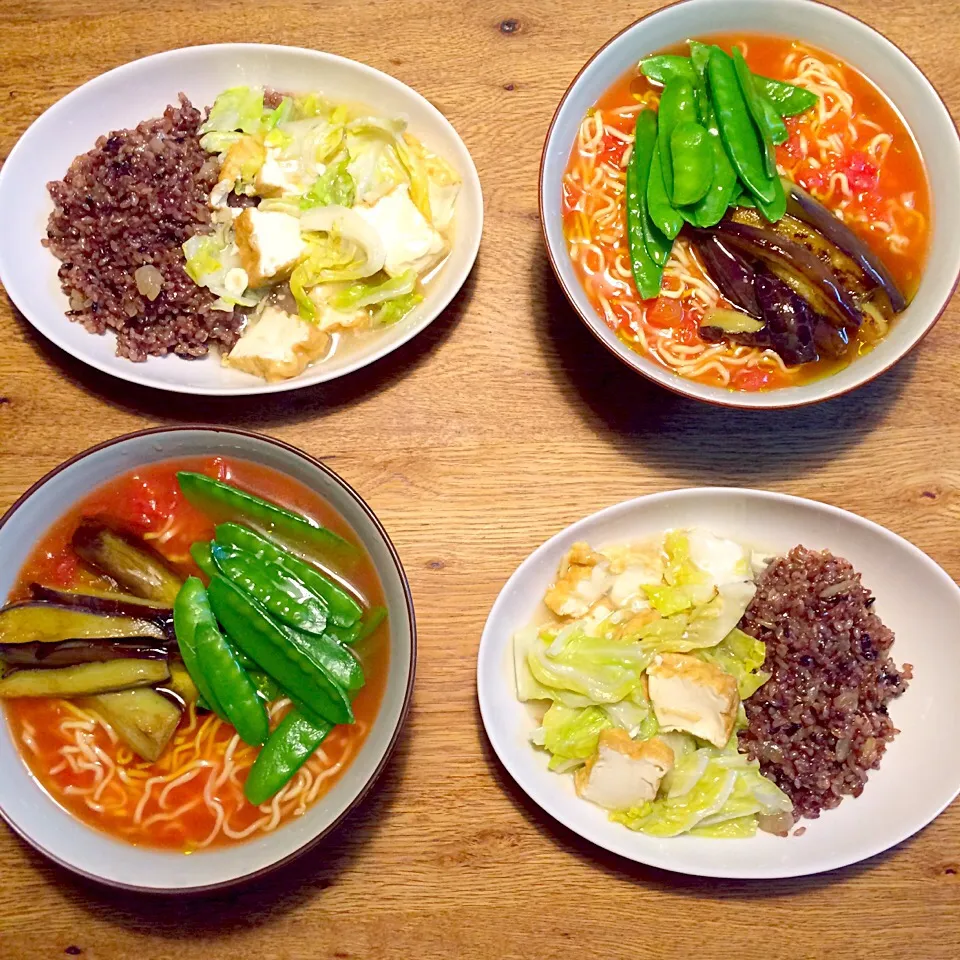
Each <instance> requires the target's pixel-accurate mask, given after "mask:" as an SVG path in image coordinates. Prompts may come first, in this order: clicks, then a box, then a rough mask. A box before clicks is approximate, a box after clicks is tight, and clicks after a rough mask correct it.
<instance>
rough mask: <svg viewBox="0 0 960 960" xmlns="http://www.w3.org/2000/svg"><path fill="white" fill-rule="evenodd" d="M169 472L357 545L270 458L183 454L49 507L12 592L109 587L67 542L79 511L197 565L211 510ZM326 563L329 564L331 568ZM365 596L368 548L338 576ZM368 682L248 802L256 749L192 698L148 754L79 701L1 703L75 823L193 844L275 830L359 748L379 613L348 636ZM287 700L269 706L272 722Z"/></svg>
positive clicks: (378, 685)
mask: <svg viewBox="0 0 960 960" xmlns="http://www.w3.org/2000/svg"><path fill="white" fill-rule="evenodd" d="M179 470H191V471H197V472H201V473H205V474H207V475H209V476H212V477H216V478H217V479H220V480H224V481H227V482H230V483H234V484H236V485H237V486H239V487H242V488H243V489H245V490H248V491H250V492H252V493H255V494H257V495H259V496H261V497H263V498H265V499H269V500H272V501H273V502H275V503H278V504H280V505H282V506H284V507H287V508H288V509H291V510H295V511H297V512H298V513H301V514H303V515H304V516H307V517H310V518H312V519H314V520H316V521H318V522H319V523H321V524H322V525H324V526H326V527H328V528H330V529H332V530H333V531H335V532H336V533H338V534H340V535H341V536H343V537H344V538H345V539H347V540H349V541H350V542H351V543H356V537H355V536H354V535H353V533H352V531H351V530H350V529H349V527H348V526H347V525H346V523H345V522H344V521H343V520H342V519H341V518H340V517H339V515H337V514H336V513H335V512H334V511H333V510H332V508H331V507H330V506H329V505H328V504H327V503H326V502H325V501H324V500H323V499H322V498H320V497H319V496H318V495H317V494H315V493H313V492H312V491H310V490H308V489H307V488H306V487H304V486H303V485H301V484H300V483H298V482H297V481H295V480H292V479H290V478H289V477H286V476H284V475H282V474H280V473H277V472H276V471H274V470H271V469H268V468H266V467H263V466H260V465H258V464H253V463H250V462H247V461H243V460H235V459H223V458H184V459H179V460H176V461H168V462H165V463H160V464H156V465H153V466H149V467H144V468H142V469H139V470H136V471H134V472H132V473H129V474H127V475H125V476H123V477H120V478H119V479H117V480H114V481H111V482H110V483H108V484H106V485H105V486H103V487H101V488H100V489H98V490H96V491H95V492H94V493H92V494H91V495H90V496H89V497H87V498H85V499H84V500H83V501H82V502H81V503H79V504H78V505H77V506H76V507H74V508H73V509H72V510H71V511H70V512H69V513H68V514H66V515H65V516H63V517H62V518H60V519H59V520H58V521H57V522H56V523H55V524H54V525H53V526H52V527H51V528H50V530H49V531H48V532H47V533H46V535H45V536H44V537H43V539H42V540H41V541H40V542H39V543H38V544H37V545H36V547H35V549H34V551H33V553H32V554H31V556H30V558H29V559H28V561H27V563H26V564H25V565H24V567H23V569H22V570H21V571H20V575H19V578H18V581H17V584H16V586H15V587H14V589H13V591H12V593H11V595H10V597H9V600H11V601H13V600H20V599H27V598H28V597H29V596H30V584H31V583H35V582H36V583H41V584H44V585H47V586H54V587H68V588H76V587H80V586H85V587H88V588H100V589H110V588H111V587H113V586H114V585H113V584H112V583H111V582H109V581H105V580H103V578H101V577H98V576H97V574H96V573H94V572H93V571H92V569H91V568H88V567H86V566H85V565H84V564H83V563H82V561H80V560H79V558H78V557H77V555H76V554H75V553H74V551H73V549H72V547H71V545H70V538H71V535H72V533H73V531H74V530H75V529H76V527H77V525H78V523H79V522H80V520H81V519H82V518H84V517H91V516H93V517H97V518H102V519H103V520H105V521H106V522H108V523H111V524H115V525H117V526H119V527H122V528H124V529H127V530H129V531H130V532H132V533H135V534H138V535H139V536H141V537H143V538H144V539H145V540H146V541H147V542H149V543H150V544H151V545H152V546H153V547H154V548H155V549H156V550H157V551H159V552H160V553H161V554H162V555H163V556H164V558H165V559H166V560H167V561H168V562H169V563H170V564H171V565H172V566H174V567H175V568H176V569H177V570H178V571H179V572H181V573H182V574H184V575H188V574H199V571H198V570H197V568H196V566H195V565H194V563H193V560H192V559H191V556H190V553H189V548H190V545H191V544H192V543H194V542H195V541H198V540H210V539H211V538H212V537H213V532H214V524H213V522H212V521H211V520H210V519H209V518H208V517H207V516H206V515H205V514H203V513H201V512H200V511H199V510H197V509H196V508H195V507H194V506H192V505H191V504H190V503H189V502H187V500H186V499H185V498H184V496H183V494H182V493H181V491H180V488H179V486H178V483H177V479H176V474H177V471H179ZM331 572H333V571H331ZM340 580H341V582H344V583H346V584H347V585H349V587H350V589H351V590H352V592H353V593H355V594H356V595H357V597H358V599H361V600H363V601H364V603H365V604H367V605H378V604H382V603H383V591H382V587H381V585H380V582H379V579H378V577H377V574H376V571H375V570H374V568H373V564H372V563H371V561H370V560H369V558H368V557H367V556H366V555H365V554H362V555H361V558H360V560H359V561H358V562H357V563H356V564H354V565H352V566H351V568H350V569H349V571H348V572H347V573H346V574H345V575H344V574H341V576H340ZM354 652H355V653H356V654H357V655H358V657H359V659H360V661H361V664H362V666H363V670H364V674H365V676H366V684H365V686H364V687H363V688H362V689H361V690H360V692H359V694H358V695H357V697H356V699H355V700H354V702H353V711H354V715H355V723H353V724H351V725H341V726H337V727H335V728H334V730H333V732H332V733H331V734H330V735H329V736H328V737H327V739H326V740H324V742H323V743H322V745H321V746H320V748H319V749H318V750H317V751H316V753H315V754H314V755H313V756H312V757H311V759H310V760H309V761H307V763H306V764H305V765H304V766H303V767H302V768H301V769H300V771H299V773H298V774H297V775H296V776H295V777H294V778H293V779H292V780H291V781H290V782H289V783H288V784H287V785H286V786H285V787H284V788H283V790H281V791H280V793H278V794H277V795H276V796H275V797H273V799H272V800H270V801H268V802H266V803H264V804H261V805H260V806H254V805H253V804H251V803H249V802H248V801H247V800H246V798H245V797H244V793H243V785H244V781H245V779H246V775H247V773H248V771H249V769H250V767H251V765H252V764H253V761H254V760H255V758H256V756H257V752H258V748H256V747H251V746H248V745H246V744H244V743H243V742H241V741H240V738H239V737H238V736H237V734H236V731H235V730H234V728H233V727H232V726H230V725H229V724H227V723H224V722H223V721H222V720H220V719H219V718H218V717H217V716H216V715H215V714H213V713H208V712H200V711H198V710H197V709H196V708H195V706H194V705H193V704H190V705H189V706H188V708H187V709H186V710H185V711H184V714H183V717H182V719H181V723H180V726H179V728H178V729H177V731H176V733H175V734H174V737H173V739H172V740H171V742H170V743H169V745H168V746H167V748H166V749H165V750H164V752H163V754H162V756H161V757H160V759H159V760H157V761H156V762H154V763H149V762H147V761H145V760H141V759H140V758H138V757H136V756H135V755H134V754H133V753H132V751H131V750H130V749H129V748H128V747H127V746H125V745H124V744H122V743H121V742H120V740H119V739H118V737H117V735H116V734H115V733H114V732H113V730H111V728H110V727H109V726H108V725H107V724H106V723H104V722H103V721H102V720H101V719H100V718H99V717H98V715H97V714H96V713H95V712H94V711H92V710H90V709H89V708H88V707H86V706H85V705H84V702H83V701H78V700H60V699H53V698H36V699H30V698H24V699H17V700H9V701H7V702H6V712H7V720H8V722H9V725H10V731H11V734H12V736H13V739H14V742H15V743H16V744H17V746H18V747H19V749H20V752H21V755H22V756H23V758H24V761H25V762H26V763H27V765H28V766H29V768H30V770H31V772H32V774H33V776H34V777H35V778H36V779H37V781H38V782H39V783H40V784H41V785H42V786H43V788H44V789H45V790H46V791H47V793H48V794H49V795H50V796H51V797H52V798H53V799H54V800H55V801H56V802H57V803H59V804H60V805H61V806H62V807H64V808H65V809H66V810H68V811H69V812H70V813H72V814H74V815H75V816H76V817H78V818H79V819H80V820H82V821H83V822H84V823H87V824H89V825H90V826H92V827H96V828H97V829H100V830H103V831H106V832H107V833H110V834H112V835H114V836H116V837H118V838H120V839H123V840H125V841H127V842H129V843H133V844H137V845H143V846H149V847H159V848H164V849H169V850H178V851H183V852H185V853H190V852H193V851H196V850H201V849H205V848H209V847H217V846H223V845H227V844H230V843H234V842H237V841H240V840H244V839H246V838H248V837H254V836H257V835H259V834H262V833H267V832H270V831H273V830H275V829H276V828H277V827H279V826H281V825H282V824H283V823H285V822H287V821H289V820H290V819H292V818H294V817H296V816H299V815H300V814H302V813H304V812H305V811H306V809H307V808H308V807H309V806H310V804H311V803H313V802H314V801H315V800H316V799H317V798H318V797H321V796H323V794H324V793H326V792H327V791H328V790H329V789H330V787H331V786H332V785H333V784H334V783H335V782H336V780H337V778H338V777H339V776H340V775H341V774H342V773H343V771H344V770H345V769H346V768H347V766H348V765H349V763H350V762H351V760H352V759H353V757H355V756H356V754H357V752H358V751H359V750H360V748H361V747H362V745H363V743H364V741H365V739H366V737H367V734H368V733H369V731H370V728H371V727H372V725H373V723H374V720H375V718H376V715H377V711H378V709H379V706H380V701H381V699H382V696H383V691H384V687H385V684H386V678H387V669H388V665H389V627H388V626H387V625H386V623H384V624H381V625H380V627H378V628H377V630H375V631H374V632H373V633H372V634H371V635H370V636H369V637H367V638H366V639H365V640H363V641H361V642H360V643H358V644H357V645H356V646H355V647H354ZM290 709H291V704H290V702H289V701H288V700H286V699H283V700H279V701H275V702H274V703H272V704H271V705H270V706H269V714H270V718H271V726H274V725H275V724H276V723H278V722H279V721H280V719H281V718H282V717H283V716H284V715H285V714H286V713H287V712H288V711H289V710H290Z"/></svg>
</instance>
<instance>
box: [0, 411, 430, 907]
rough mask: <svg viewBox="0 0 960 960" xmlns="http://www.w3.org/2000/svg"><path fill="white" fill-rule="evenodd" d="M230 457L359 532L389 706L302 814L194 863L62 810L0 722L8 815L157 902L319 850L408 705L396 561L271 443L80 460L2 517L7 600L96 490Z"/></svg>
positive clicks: (107, 448) (359, 518)
mask: <svg viewBox="0 0 960 960" xmlns="http://www.w3.org/2000/svg"><path fill="white" fill-rule="evenodd" d="M218 455H219V456H225V457H231V458H234V459H238V460H248V461H251V462H253V463H257V464H261V465H263V466H266V467H270V468H272V469H274V470H277V471H279V472H280V473H283V474H286V475H287V476H289V477H292V478H293V479H295V480H298V481H299V482H300V483H302V484H304V485H305V486H307V487H309V488H310V489H311V490H313V491H315V492H316V493H317V494H319V495H320V496H321V497H323V498H324V499H325V500H326V501H327V502H328V503H329V504H330V505H331V506H332V507H333V508H334V509H335V510H336V511H337V513H339V514H340V516H341V517H343V518H344V519H345V520H346V521H347V523H348V524H349V526H350V527H351V528H352V530H353V531H354V533H355V534H356V537H357V539H358V541H359V542H360V543H361V544H362V545H363V547H364V549H365V550H366V551H367V553H368V555H369V556H370V558H371V561H372V563H373V565H374V568H375V569H376V571H377V574H378V576H379V578H380V582H381V584H382V586H383V592H384V597H385V600H386V604H387V608H388V610H389V614H390V618H389V622H390V666H389V675H388V678H387V684H386V688H385V690H384V694H383V700H382V702H381V704H380V710H379V712H378V713H377V717H376V720H375V721H374V724H373V727H372V729H371V730H370V732H369V733H368V734H367V738H366V740H365V741H364V743H363V746H362V747H361V749H360V751H359V753H358V754H357V755H356V756H355V757H354V758H353V760H352V761H351V763H350V765H349V767H347V769H346V771H345V772H344V773H343V774H342V775H341V777H340V779H339V780H338V781H337V782H336V783H335V784H334V786H333V787H332V788H331V790H330V791H329V793H327V794H326V795H325V796H323V797H321V798H320V799H318V800H317V801H316V802H315V803H314V804H313V805H312V806H311V807H310V808H309V809H308V810H307V811H306V813H304V814H303V816H300V817H297V818H295V819H294V820H292V821H290V822H288V823H287V824H285V825H283V826H282V827H280V828H278V829H277V830H276V831H274V832H273V833H269V834H266V835H263V836H260V837H257V838H254V839H251V840H248V841H246V842H243V843H238V844H234V845H232V846H229V847H223V848H215V849H212V850H206V851H202V852H199V853H196V854H193V855H192V856H184V855H183V854H182V853H176V852H168V851H163V850H156V849H148V848H145V847H137V846H133V845H131V844H128V843H124V842H123V841H121V840H118V839H115V838H114V837H112V836H110V835H109V834H107V833H101V832H99V831H97V830H95V829H93V828H91V827H89V826H87V825H86V824H84V823H82V822H80V821H79V820H77V819H76V818H75V817H74V816H72V815H71V814H70V813H68V812H67V811H66V810H64V809H63V808H62V807H61V806H59V805H58V804H57V803H56V802H55V801H54V800H53V799H52V798H51V797H50V796H49V795H48V794H47V793H46V792H45V791H44V790H43V789H42V787H41V786H40V785H39V784H38V783H37V782H36V780H35V779H34V778H33V776H32V775H31V773H30V770H29V769H28V767H27V764H26V762H25V761H24V760H23V758H22V757H21V756H20V752H19V750H18V748H17V747H16V746H15V744H14V743H13V740H12V738H11V735H10V730H9V727H8V725H7V723H6V720H5V719H4V720H2V721H0V815H2V816H3V819H4V820H6V822H7V823H8V824H9V826H10V828H11V829H12V830H13V831H14V832H15V833H17V834H19V835H20V836H21V837H22V838H23V839H24V840H26V841H27V842H28V843H30V844H31V845H32V846H34V847H35V848H36V849H37V850H39V851H40V852H41V853H43V854H45V855H46V856H47V857H49V858H50V859H51V860H53V861H54V862H56V863H58V864H60V865H61V866H63V867H66V868H67V869H69V870H72V871H74V872H76V873H78V874H81V875H82V876H84V877H87V878H89V879H92V880H98V881H100V882H102V883H106V884H109V885H111V886H114V887H121V888H124V889H128V890H140V891H146V892H150V893H184V892H193V891H203V890H213V889H217V888H222V887H227V886H230V885H231V884H235V883H238V882H240V881H241V880H245V879H249V878H252V877H255V876H259V875H262V874H265V873H267V872H269V871H272V870H275V869H276V868H277V867H279V866H280V865H281V864H284V863H286V862H288V861H289V860H292V859H293V858H294V857H297V856H300V855H301V854H303V853H305V852H307V851H308V850H310V849H311V848H313V847H315V846H316V845H317V844H318V843H319V842H320V841H321V840H323V838H324V837H326V836H327V835H328V834H329V833H330V832H331V831H332V830H334V829H335V828H336V827H337V826H338V825H339V824H340V823H341V822H342V821H343V820H344V819H345V818H346V817H347V815H348V814H349V813H350V812H351V811H352V810H353V809H354V808H355V807H356V806H357V805H358V804H359V803H360V801H361V800H362V799H363V798H364V797H365V796H366V795H367V793H368V792H369V791H370V790H371V789H372V788H373V786H374V784H375V782H376V780H377V778H378V776H379V775H380V773H381V772H382V771H383V769H384V767H385V766H386V763H387V760H388V759H389V757H390V754H391V752H392V750H393V748H394V746H395V745H396V742H397V739H398V737H399V734H400V729H401V727H402V725H403V721H404V719H405V717H406V714H407V711H408V709H409V706H410V700H411V697H412V695H413V682H414V673H415V666H416V624H415V620H414V612H413V599H412V597H411V594H410V585H409V583H408V581H407V576H406V574H405V573H404V570H403V566H402V564H401V562H400V558H399V556H397V551H396V550H395V549H394V546H393V544H392V543H391V542H390V538H389V537H388V536H387V533H386V531H385V530H384V529H383V526H382V525H381V524H380V521H379V520H378V519H377V518H376V516H375V515H374V513H373V511H372V510H371V509H370V507H369V506H367V504H366V503H365V502H364V500H363V498H362V497H361V496H360V495H359V494H358V493H357V492H356V491H355V490H353V488H352V487H350V486H349V484H347V483H346V482H345V481H344V480H342V479H341V478H340V477H338V476H337V474H335V473H334V472H333V471H332V470H331V469H330V468H329V467H327V466H324V464H322V463H320V461H318V460H315V459H313V457H310V456H308V455H307V454H306V453H304V452H303V451H301V450H298V449H296V448H295V447H292V446H289V445H288V444H285V443H281V442H280V441H277V440H272V439H270V438H268V437H262V436H257V435H255V434H252V433H245V432H243V431H240V430H232V429H221V428H219V427H175V428H169V429H168V428H161V429H157V430H145V431H142V432H140V433H132V434H128V435H127V436H124V437H119V438H118V439H116V440H111V441H109V442H107V443H103V444H100V445H99V446H96V447H92V448H91V449H89V450H86V451H85V452H83V453H81V454H78V455H77V456H76V457H73V458H72V459H71V460H68V461H67V462H66V463H63V464H61V465H60V466H59V467H57V468H56V469H55V470H52V471H51V472H50V473H48V474H47V475H46V476H45V477H43V478H42V479H41V480H39V481H37V483H35V484H34V485H33V486H32V487H31V488H30V489H29V490H28V491H27V492H26V493H25V494H24V495H23V496H22V497H21V498H20V499H19V500H18V501H17V502H16V503H15V504H14V505H13V506H12V507H11V508H10V509H9V510H8V511H7V512H6V514H5V515H4V516H3V518H2V519H0V557H3V563H2V566H0V598H5V597H6V596H7V595H8V594H9V592H10V590H11V588H12V586H13V585H14V582H15V580H16V578H17V576H18V573H19V571H20V569H21V567H22V566H23V564H24V562H25V561H26V559H27V557H28V555H29V554H30V551H31V550H32V549H33V547H34V545H35V544H36V543H37V541H38V540H39V539H40V538H41V537H42V536H43V535H44V533H46V531H47V529H48V528H49V526H50V524H51V523H53V522H54V521H55V520H56V519H57V518H58V517H60V516H63V514H65V513H66V512H68V511H69V510H70V508H71V507H72V505H73V504H74V503H76V502H78V501H79V500H82V499H83V498H84V497H86V496H87V495H88V494H89V493H91V492H92V491H93V490H96V489H97V488H98V487H100V486H101V485H103V484H104V483H106V482H108V481H110V480H112V479H113V478H115V477H117V476H120V475H122V474H124V473H127V472H129V471H131V470H135V469H136V468H137V467H141V466H145V465H147V464H151V463H157V462H160V461H164V460H170V459H179V458H181V457H193V456H218Z"/></svg>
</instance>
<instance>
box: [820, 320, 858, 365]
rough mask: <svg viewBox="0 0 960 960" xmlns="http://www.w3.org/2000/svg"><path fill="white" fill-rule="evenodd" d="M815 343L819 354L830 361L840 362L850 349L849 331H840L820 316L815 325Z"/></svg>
mask: <svg viewBox="0 0 960 960" xmlns="http://www.w3.org/2000/svg"><path fill="white" fill-rule="evenodd" d="M813 342H814V343H815V344H816V345H817V353H818V354H820V356H821V357H827V358H829V359H830V360H840V359H841V358H843V357H845V356H846V354H847V351H848V350H849V349H850V338H849V337H848V336H847V331H846V330H838V329H837V328H836V327H835V326H833V324H832V323H830V321H829V320H825V319H824V318H823V317H819V316H818V318H817V322H816V323H815V324H814V325H813Z"/></svg>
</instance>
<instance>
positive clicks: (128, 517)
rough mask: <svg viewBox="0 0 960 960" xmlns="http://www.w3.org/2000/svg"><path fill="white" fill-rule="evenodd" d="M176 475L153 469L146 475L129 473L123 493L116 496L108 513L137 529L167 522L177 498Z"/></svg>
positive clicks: (142, 531)
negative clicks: (127, 482) (163, 473)
mask: <svg viewBox="0 0 960 960" xmlns="http://www.w3.org/2000/svg"><path fill="white" fill-rule="evenodd" d="M180 497H181V494H180V487H179V485H178V484H177V478H176V476H175V475H174V474H173V473H172V472H171V473H169V474H167V475H165V476H164V475H162V474H158V473H154V474H153V475H151V476H149V477H142V476H140V475H139V474H136V473H135V474H133V476H132V477H131V478H130V487H129V490H128V491H127V494H126V496H123V497H119V498H118V499H117V503H116V504H115V505H114V507H113V508H112V509H111V511H110V512H111V513H112V514H113V515H114V516H115V517H116V518H117V519H118V520H120V521H121V522H122V523H125V524H127V525H129V526H130V528H131V529H132V530H133V531H134V532H137V533H145V532H146V531H148V530H151V529H152V528H153V527H155V526H158V525H163V524H165V523H167V522H168V519H169V517H170V514H171V513H173V512H174V510H175V509H176V507H177V504H178V503H179V502H180Z"/></svg>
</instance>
